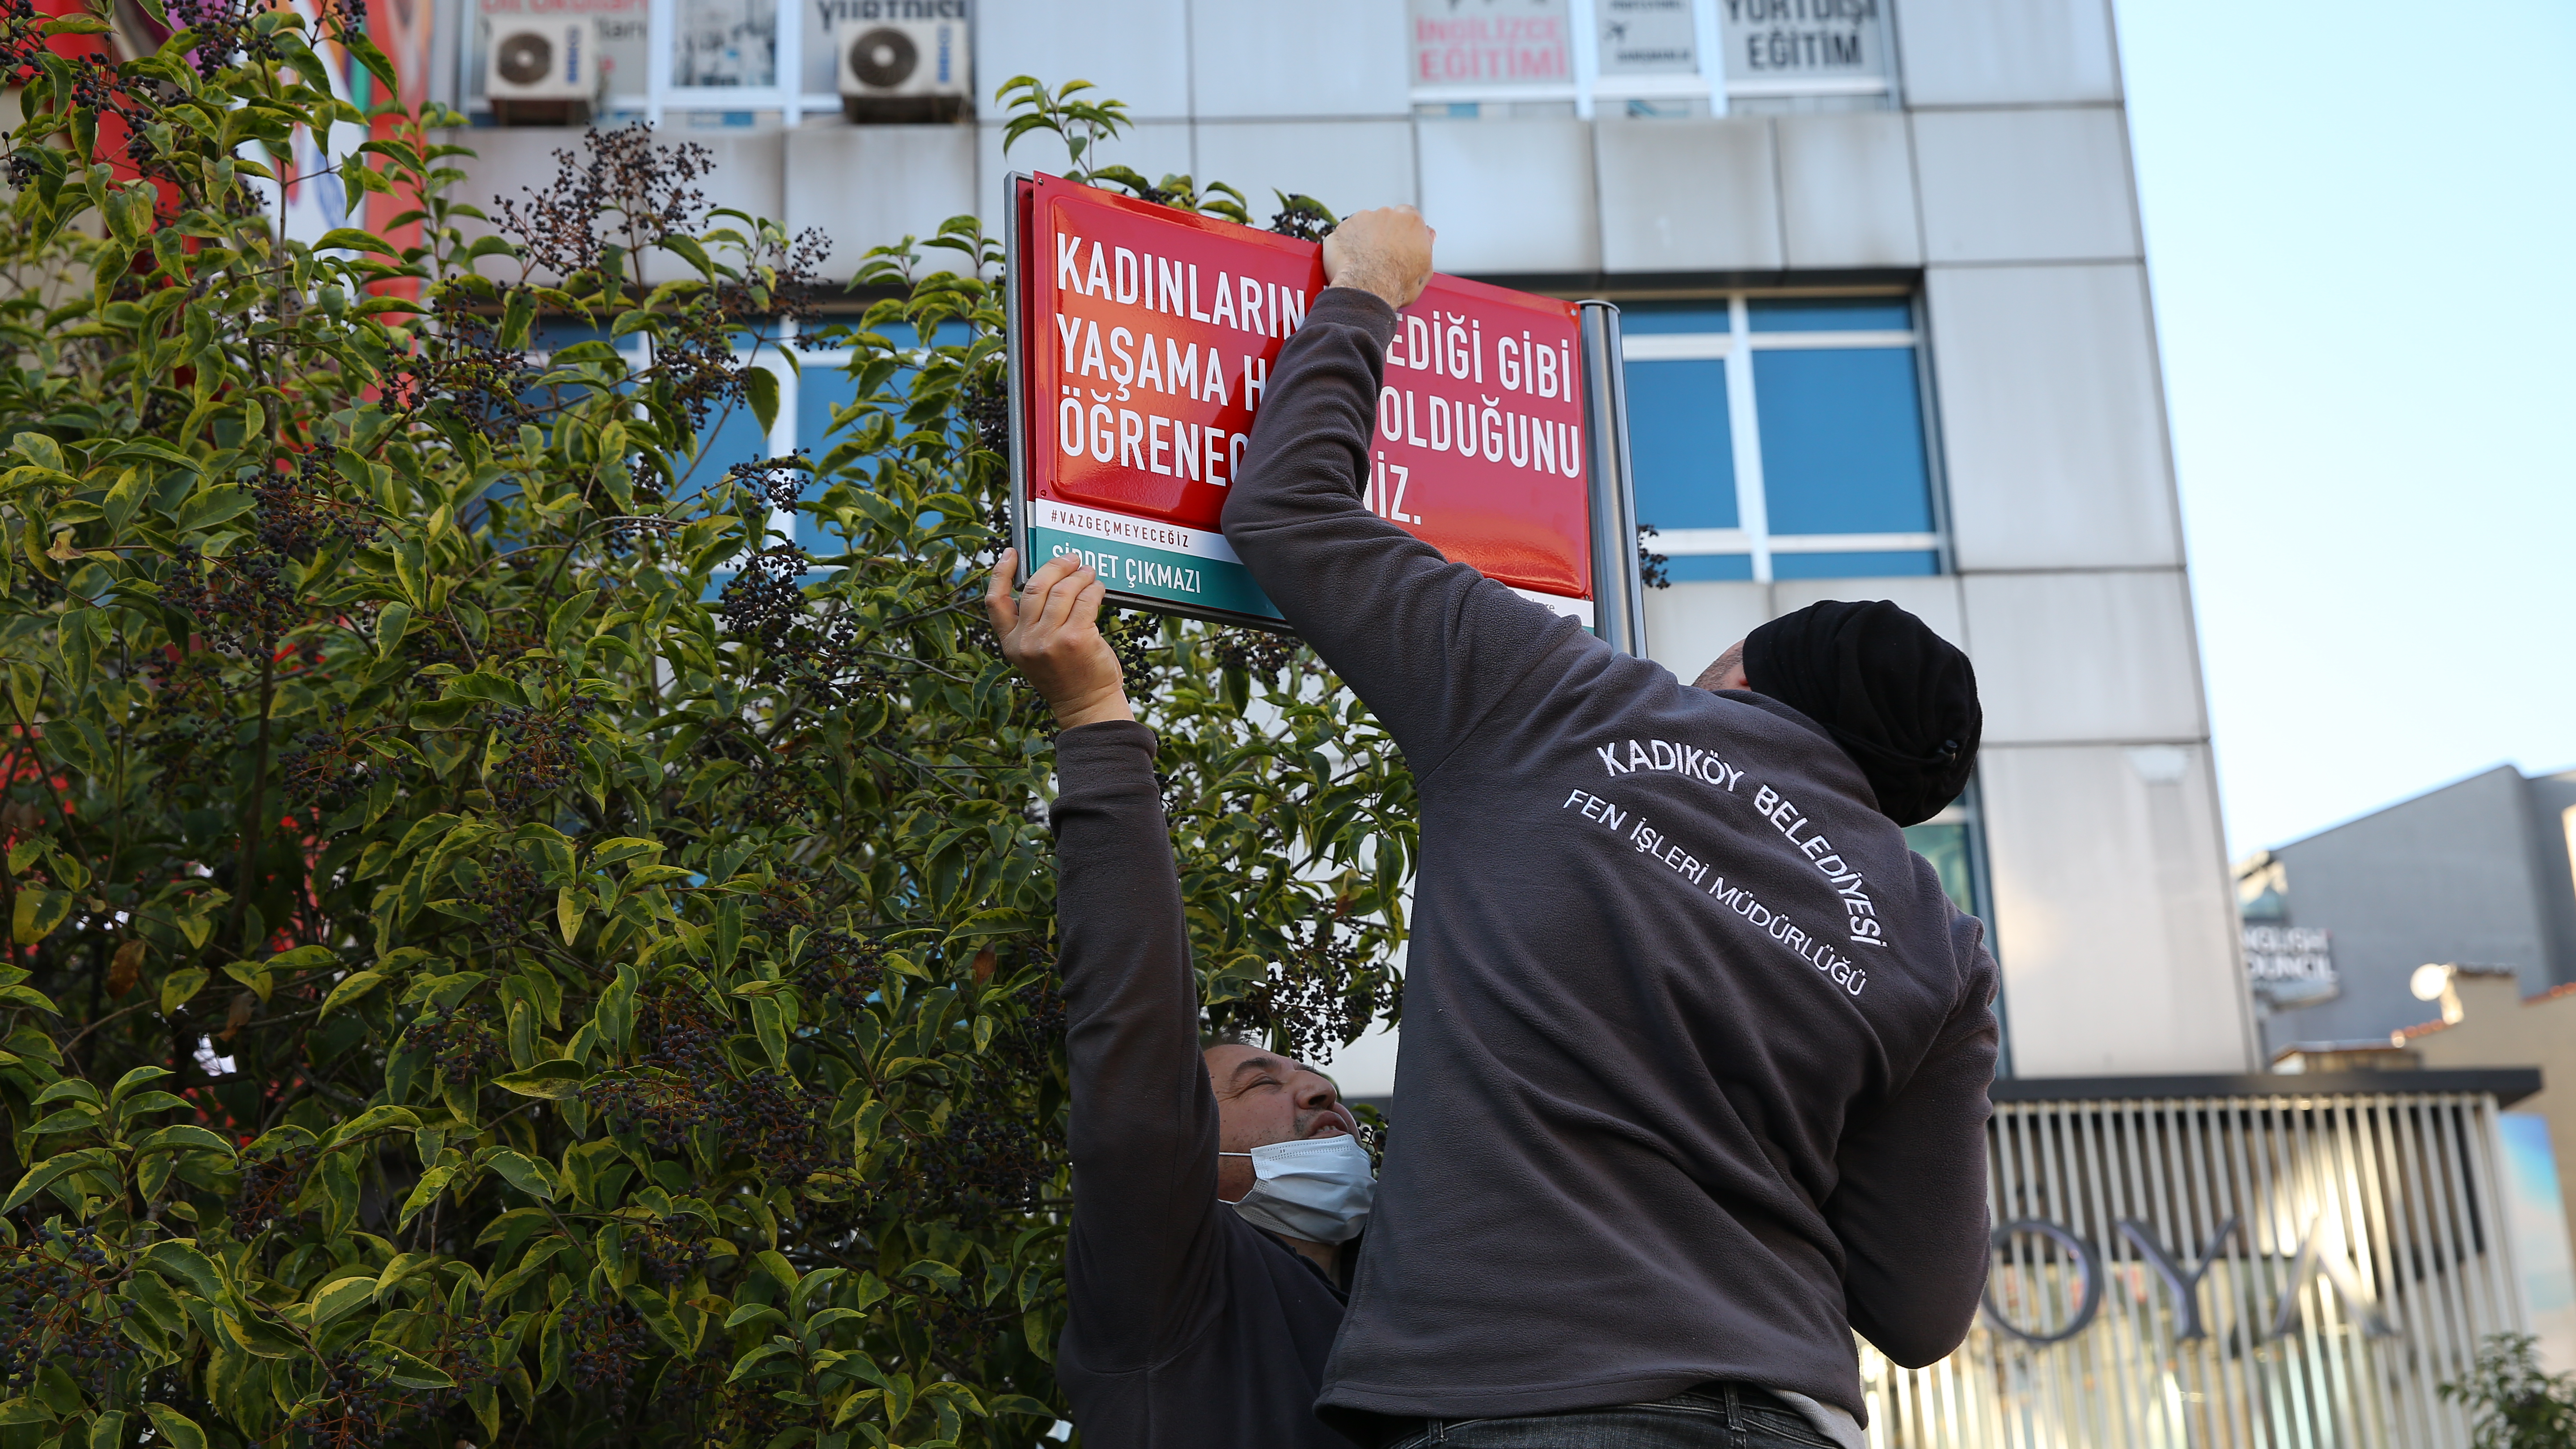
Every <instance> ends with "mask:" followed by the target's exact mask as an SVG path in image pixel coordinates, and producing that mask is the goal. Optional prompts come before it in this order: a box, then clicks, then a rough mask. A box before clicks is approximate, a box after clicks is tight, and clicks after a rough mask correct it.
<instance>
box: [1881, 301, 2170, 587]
mask: <svg viewBox="0 0 2576 1449" xmlns="http://www.w3.org/2000/svg"><path fill="white" fill-rule="evenodd" d="M1924 289H1925V296H1926V299H1927V301H1928V304H1929V306H1928V311H1929V314H1930V326H1931V334H1932V371H1933V376H1934V377H1935V379H1936V380H1937V382H1938V393H1939V398H1940V409H1941V434H1942V445H1943V451H1944V453H1945V455H1946V457H1947V459H1948V463H1949V468H1948V475H1949V494H1950V528H1951V538H1952V546H1953V548H1954V550H1955V552H1956V554H1957V557H1958V564H1959V567H1960V568H1961V569H1962V570H1972V569H2029V568H2088V567H2127V566H2171V565H2178V564H2180V563H2181V562H2182V537H2181V530H2180V524H2179V521H2178V519H2177V517H2176V513H2175V504H2174V492H2173V474H2172V470H2171V466H2170V463H2169V460H2168V455H2167V453H2166V449H2165V419H2164V406H2163V395H2162V391H2161V381H2160V379H2159V378H2158V377H2157V374H2156V353H2155V340H2154V331H2153V324H2152V323H2151V322H2150V320H2149V318H2148V313H2147V279H2146V272H2145V270H2144V269H2143V268H2140V267H2137V266H2134V265H2126V264H2113V265H2105V266H2058V267H1935V268H1932V269H1931V270H1930V272H1928V273H1927V274H1926V276H1925V281H1924Z"/></svg>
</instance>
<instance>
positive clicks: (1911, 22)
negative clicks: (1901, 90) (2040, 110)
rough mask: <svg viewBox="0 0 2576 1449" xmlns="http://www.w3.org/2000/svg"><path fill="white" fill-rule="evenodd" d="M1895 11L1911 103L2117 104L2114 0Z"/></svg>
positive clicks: (1920, 6) (1917, 2) (1911, 0)
mask: <svg viewBox="0 0 2576 1449" xmlns="http://www.w3.org/2000/svg"><path fill="white" fill-rule="evenodd" d="M1893 8H1894V10H1895V11H1896V36H1897V53H1898V55H1899V57H1900V59H1901V63H1902V65H1903V68H1904V77H1905V103H1906V104H1907V105H1910V106H1956V105H1971V106H1992V105H2030V104H2047V103H2050V102H2057V101H2109V100H2117V99H2119V96H2120V62H2119V56H2118V54H2117V51H2116V50H2115V48H2114V43H2113V40H2112V34H2111V3H2110V0H1904V3H1903V4H1900V5H1896V6H1894V7H1893Z"/></svg>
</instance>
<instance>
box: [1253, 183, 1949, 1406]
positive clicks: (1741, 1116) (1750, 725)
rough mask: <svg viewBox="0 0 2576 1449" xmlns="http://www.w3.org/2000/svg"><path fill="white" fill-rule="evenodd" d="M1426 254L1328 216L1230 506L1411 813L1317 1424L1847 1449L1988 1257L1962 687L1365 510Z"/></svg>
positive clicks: (1931, 661)
mask: <svg viewBox="0 0 2576 1449" xmlns="http://www.w3.org/2000/svg"><path fill="white" fill-rule="evenodd" d="M1430 250H1431V247H1430V233H1429V230H1428V229H1427V228H1425V227H1423V226H1422V224H1421V220H1420V218H1418V217H1415V216H1413V215H1412V214H1411V212H1410V211H1409V210H1395V211H1384V212H1369V213H1362V214H1361V215H1359V216H1356V217H1353V218H1351V219H1349V220H1348V221H1346V222H1345V223H1344V225H1343V229H1342V230H1341V231H1340V232H1338V233H1336V235H1335V236H1334V238H1333V239H1332V241H1331V242H1328V243H1327V249H1326V253H1325V260H1326V268H1327V272H1328V275H1330V276H1331V278H1332V280H1333V282H1334V285H1333V286H1331V287H1329V288H1328V289H1327V290H1326V291H1324V292H1323V293H1322V294H1321V296H1320V297H1319V298H1318V299H1317V301H1316V303H1315V306H1314V309H1313V310H1312V311H1311V312H1310V313H1308V315H1307V317H1306V320H1305V323H1304V325H1303V326H1302V327H1301V328H1300V329H1299V330H1298V332H1297V333H1296V335H1295V336H1294V337H1292V338H1291V339H1290V340H1289V341H1288V343H1287V344H1286V346H1285V348H1284V349H1283V350H1282V352H1281V354H1280V356H1279V359H1278V361H1277V363H1276V364H1275V366H1274V367H1273V368H1272V371H1271V374H1270V382H1269V386H1268V388H1267V390H1266V393H1265V401H1264V403H1263V406H1262V409H1261V412H1260V415H1259V418H1258V420H1257V422H1256V424H1255V426H1254V431H1253V434H1252V442H1251V445H1250V448H1249V450H1248V452H1247V454H1246V456H1245V459H1244V466H1243V468H1242V469H1241V471H1240V474H1239V476H1238V478H1237V480H1236V481H1235V483H1234V485H1233V491H1232V495H1231V497H1230V498H1229V500H1228V502H1227V504H1226V509H1225V519H1224V523H1225V533H1226V537H1227V539H1228V541H1229V542H1230V543H1232V545H1233V546H1234V549H1235V551H1236V552H1237V553H1238V554H1239V555H1240V556H1241V557H1242V559H1243V561H1244V563H1245V564H1246V565H1247V566H1249V567H1250V568H1251V570H1252V572H1253V574H1254V576H1255V577H1256V578H1258V579H1259V580H1260V582H1261V585H1262V587H1263V588H1264V589H1265V590H1266V591H1267V592H1268V593H1269V595H1270V597H1271V598H1272V600H1273V601H1275V602H1276V603H1277V605H1278V606H1279V608H1280V609H1281V611H1282V612H1283V613H1284V614H1285V615H1286V616H1287V619H1288V621H1289V623H1290V624H1292V625H1293V626H1294V627H1295V628H1296V630H1297V632H1298V633H1299V634H1300V635H1302V636H1303V637H1304V638H1305V639H1306V640H1307V641H1308V642H1309V643H1311V644H1312V645H1313V646H1314V647H1315V649H1316V650H1317V652H1319V653H1320V654H1321V655H1322V656H1323V658H1324V660H1325V661H1326V662H1327V663H1328V664H1330V665H1331V666H1332V667H1333V669H1334V670H1335V671H1336V672H1337V673H1338V674H1339V675H1340V676H1341V678H1342V679H1343V680H1344V681H1345V682H1346V683H1347V684H1349V686H1350V687H1351V688H1352V689H1354V690H1356V691H1357V692H1358V693H1359V695H1360V697H1361V698H1362V699H1364V700H1366V701H1367V702H1368V704H1369V706H1370V708H1371V709H1373V710H1375V711H1376V713H1377V715H1378V718H1379V719H1380V720H1381V721H1382V722H1383V723H1384V724H1385V726H1386V728H1387V729H1388V730H1389V731H1390V732H1391V733H1392V735H1393V736H1394V738H1395V740H1396V743H1397V744H1398V746H1399V747H1400V748H1401V749H1402V750H1403V752H1404V755H1405V759H1406V761H1407V762H1408V764H1410V766H1411V767H1412V769H1413V772H1414V777H1415V780H1416V783H1417V785H1418V787H1419V789H1420V792H1421V801H1422V819H1421V829H1422V839H1421V858H1420V865H1419V870H1418V874H1417V875H1416V878H1415V883H1414V892H1415V894H1414V904H1413V919H1412V922H1411V925H1412V933H1411V934H1412V944H1411V947H1410V957H1409V962H1408V967H1407V975H1406V982H1405V1012H1404V1053H1403V1058H1402V1061H1401V1064H1400V1066H1399V1069H1398V1075H1397V1078H1396V1089H1395V1107H1394V1113H1393V1116H1394V1120H1395V1133H1394V1138H1393V1145H1392V1147H1391V1148H1390V1150H1389V1152H1388V1154H1387V1157H1386V1160H1385V1162H1384V1164H1383V1171H1382V1176H1381V1178H1380V1180H1379V1188H1378V1194H1377V1200H1376V1208H1375V1211H1374V1214H1373V1216H1372V1219H1371V1225H1370V1235H1369V1242H1368V1247H1367V1250H1366V1251H1365V1252H1364V1253H1363V1254H1362V1255H1361V1258H1360V1262H1359V1270H1358V1274H1357V1277H1356V1279H1355V1282H1354V1285H1353V1288H1352V1293H1351V1301H1350V1307H1349V1310H1348V1313H1347V1315H1346V1317H1345V1319H1344V1323H1343V1328H1342V1334H1341V1337H1340V1339H1339V1341H1338V1343H1337V1344H1336V1346H1335V1348H1334V1351H1333V1356H1332V1359H1331V1361H1330V1362H1329V1364H1328V1365H1327V1366H1326V1369H1325V1373H1324V1383H1323V1391H1322V1395H1321V1398H1320V1399H1319V1401H1318V1408H1319V1412H1320V1413H1321V1414H1322V1415H1323V1417H1324V1418H1325V1420H1326V1421H1327V1422H1328V1423H1332V1424H1334V1425H1335V1426H1336V1427H1338V1428H1341V1429H1342V1430H1343V1431H1344V1432H1345V1433H1347V1434H1349V1435H1350V1436H1351V1437H1352V1438H1354V1439H1357V1440H1359V1441H1360V1442H1362V1443H1378V1444H1403V1445H1412V1444H1431V1443H1440V1444H1450V1445H1462V1446H1465V1445H1497V1446H1499V1445H1512V1446H1540V1445H1546V1446H1590V1445H1601V1444H1619V1445H1636V1446H1661V1445H1674V1446H1680V1445H1695V1444H1730V1445H1745V1444H1766V1443H1783V1444H1786V1443H1818V1442H1823V1441H1824V1440H1826V1439H1830V1440H1832V1441H1834V1442H1837V1443H1843V1444H1850V1445H1853V1446H1855V1449H1856V1446H1857V1444H1858V1442H1859V1434H1858V1428H1857V1425H1858V1423H1859V1421H1860V1420H1861V1419H1862V1418H1863V1417H1864V1414H1865V1406H1864V1404H1863V1402H1862V1399H1861V1393H1860V1383H1859V1376H1858V1365H1857V1362H1856V1355H1855V1351H1854V1348H1853V1344H1852V1337H1851V1335H1852V1331H1853V1330H1855V1329H1857V1330H1858V1331H1859V1332H1860V1333H1862V1334H1863V1335H1865V1336H1867V1337H1868V1338H1869V1339H1870V1341H1871V1342H1873V1343H1875V1344H1876V1345H1877V1346H1878V1347H1879V1348H1880V1349H1881V1350H1883V1351H1884V1352H1885V1353H1886V1354H1887V1355H1888V1356H1889V1357H1890V1358H1892V1359H1894V1360H1896V1361H1897V1362H1899V1363H1902V1364H1907V1365H1920V1364H1924V1363H1929V1362H1931V1361H1932V1360H1934V1359H1937V1358H1939V1357H1941V1356H1942V1355H1944V1354H1946V1353H1948V1352H1949V1351H1950V1350H1951V1349H1952V1348H1953V1347H1955V1346H1956V1345H1957V1343H1958V1341H1959V1340H1960V1338H1961V1337H1962V1336H1964V1334H1965V1333H1966V1330H1967V1327H1968V1323H1969V1321H1970V1318H1971V1317H1972V1315H1973V1314H1974V1312H1975V1308H1976V1303H1977V1298H1978V1294H1979V1291H1980V1289H1981V1287H1982V1285H1983V1283H1984V1279H1985V1272H1986V1263H1987V1248H1986V1231H1987V1224H1986V1212H1985V1123H1986V1118H1987V1116H1988V1112H1989V1108H1988V1106H1987V1103H1986V1096H1985V1093H1986V1086H1987V1083H1988V1082H1989V1080H1990V1079H1991V1078H1992V1076H1993V1072H1994V1062H1995V1043H1996V1028H1995V1021H1994V1017H1993V1015H1992V1014H1991V1012H1990V1011H1989V1010H1988V1003H1989V1001H1990V1000H1991V999H1992V996H1993V993H1994V985H1995V968H1994V963H1993V960H1992V958H1991V957H1989V956H1988V955H1987V953H1986V951H1985V949H1984V947H1983V945H1982V931H1981V929H1980V927H1979V925H1978V923H1977V922H1976V921H1975V920H1974V919H1972V918H1970V917H1967V916H1965V915H1963V914H1961V913H1960V912H1959V911H1957V910H1956V909H1954V908H1953V907H1952V906H1951V904H1950V902H1949V900H1948V899H1947V898H1946V897H1945V896H1944V895H1943V894H1942V891H1941V888H1940V883H1939V881H1938V880H1937V878H1936V877H1935V875H1934V873H1933V871H1932V868H1931V867H1930V866H1929V865H1928V864H1926V863H1925V862H1924V861H1922V860H1921V859H1920V858H1918V857H1916V856H1915V855H1913V854H1912V853H1911V852H1910V851H1909V850H1908V849H1907V848H1906V844H1905V839H1904V836H1903V834H1902V832H1901V830H1900V828H1899V823H1900V821H1905V822H1906V823H1910V821H1911V820H1912V819H1921V818H1923V817H1924V816H1926V815H1928V814H1929V813H1930V811H1931V810H1932V809H1937V808H1939V806H1940V805H1941V804H1944V803H1946V802H1947V800H1948V799H1949V798H1950V797H1951V796H1952V795H1955V794H1956V793H1957V789H1958V786H1959V784H1960V783H1961V782H1963V781H1964V778H1965V774H1966V769H1967V764H1968V762H1969V761H1970V760H1972V759H1973V756H1974V749H1975V742H1976V728H1975V716H1974V709H1975V704H1974V682H1973V677H1972V676H1966V675H1965V674H1964V671H1965V661H1964V659H1961V658H1957V657H1956V651H1955V650H1949V649H1948V646H1947V645H1942V644H1940V643H1939V641H1937V640H1932V639H1931V638H1930V636H1929V634H1928V633H1926V632H1924V631H1922V629H1921V626H1920V624H1919V623H1917V622H1915V621H1913V620H1912V619H1911V618H1910V616H1906V615H1903V614H1902V613H1901V611H1897V610H1895V609H1894V608H1893V606H1891V605H1866V606H1861V605H1834V606H1831V608H1830V610H1829V611H1827V612H1823V613H1819V614H1816V615H1813V616H1809V617H1804V618H1799V617H1797V616H1793V619H1792V620H1789V621H1781V622H1780V624H1779V625H1777V626H1766V628H1765V631H1758V632H1757V633H1756V635H1755V636H1753V638H1752V639H1750V640H1748V641H1747V647H1746V649H1745V651H1744V653H1743V655H1742V656H1741V662H1738V660H1739V656H1738V655H1737V654H1736V653H1735V652H1734V651H1730V654H1729V656H1728V658H1727V659H1726V660H1723V661H1721V666H1720V667H1719V668H1716V669H1713V670H1712V671H1711V676H1712V677H1709V678H1707V679H1706V680H1705V683H1706V684H1707V686H1708V687H1694V686H1690V685H1685V684H1683V683H1682V682H1681V681H1680V680H1678V679H1676V678H1674V677H1673V675H1672V674H1671V673H1669V672H1668V671H1666V670H1665V669H1663V668H1662V667H1661V666H1659V665H1656V664H1654V663H1652V662H1650V661H1648V660H1644V659H1638V658H1632V657H1626V656H1622V655H1619V654H1616V653H1614V652H1612V651H1611V649H1610V648H1609V647H1608V646H1607V645H1606V644H1604V643H1602V642H1601V641H1600V640H1598V639H1595V638H1593V637H1591V636H1590V635H1588V634H1586V633H1585V632H1583V631H1582V630H1581V629H1580V628H1578V627H1577V626H1576V625H1575V624H1574V623H1573V621H1571V620H1568V619H1565V618H1561V617H1559V616H1557V615H1555V614H1553V613H1551V612H1550V611H1548V610H1547V609H1545V608H1542V607H1540V606H1539V605H1536V604H1533V603H1530V602H1528V601H1526V600H1524V599H1521V598H1519V597H1517V596H1515V595H1514V594H1513V593H1512V592H1511V591H1510V590H1509V589H1507V588H1505V587H1503V586H1502V585H1500V584H1497V583H1493V582H1491V581H1488V580H1486V579H1484V578H1483V577H1482V576H1481V575H1479V574H1478V573H1477V572H1476V571H1475V570H1474V569H1472V568H1469V567H1467V566H1465V565H1463V564H1453V563H1449V562H1447V561H1445V560H1443V559H1442V558H1441V556H1440V554H1439V553H1438V552H1437V551H1435V550H1434V549H1432V548H1431V547H1430V546H1429V545H1427V544H1424V543H1422V542H1421V541H1419V540H1417V539H1415V538H1413V537H1411V536H1410V535H1408V534H1406V533H1405V532H1404V531H1403V530H1401V529H1399V528H1397V527H1395V526H1394V525H1392V524H1390V523H1388V522H1387V521H1385V520H1383V519H1381V518H1379V517H1377V516H1376V515H1375V514H1374V513H1372V512H1371V511H1370V510H1369V508H1368V507H1367V505H1366V503H1365V502H1364V501H1363V499H1362V490H1363V488H1364V486H1365V483H1366V479H1367V477H1368V470H1369V463H1368V459H1369V447H1370V440H1371V434H1372V433H1373V431H1374V424H1375V407H1376V400H1377V397H1378V388H1379V385H1380V382H1381V369H1382V367H1383V359H1384V354H1385V348H1386V344H1387V341H1388V339H1389V337H1390V336H1391V335H1392V332H1393V329H1394V327H1395V323H1396V315H1395V309H1396V308H1397V307H1399V306H1402V305H1404V304H1406V303H1408V302H1410V301H1411V300H1412V298H1413V297H1414V296H1416V295H1418V293H1419V291H1420V289H1421V285H1422V283H1423V281H1424V279H1425V278H1426V277H1427V276H1428V274H1429V272H1430V270H1431V266H1430ZM1941 651H1947V653H1946V654H1945V653H1943V652H1941ZM1963 678H1964V679H1965V681H1966V683H1965V688H1966V696H1965V705H1964V709H1962V708H1961V707H1960V705H1959V704H1958V701H1957V698H1956V695H1957V688H1958V684H1959V681H1960V680H1961V679H1963ZM1748 686H1749V687H1748ZM1882 686H1884V687H1882ZM1917 686H1923V687H1922V688H1917ZM1945 691H1946V692H1945ZM1783 695H1786V696H1789V697H1791V698H1794V699H1795V700H1796V701H1797V702H1798V706H1797V707H1793V705H1792V703H1790V702H1787V701H1786V700H1784V698H1782V697H1781V696H1783ZM1944 710H1946V711H1948V713H1944V712H1943V711H1944ZM1927 728H1928V729H1930V730H1932V731H1933V732H1932V734H1931V735H1930V736H1929V738H1925V737H1924V731H1925V729H1927ZM1943 730H1946V731H1947V732H1948V734H1949V736H1950V737H1948V738H1944V737H1942V731H1943ZM1890 761H1894V762H1895V763H1893V764H1891V763H1890ZM1909 770H1911V771H1913V773H1912V774H1911V775H1909V774H1908V773H1907V771H1909ZM1926 771H1929V773H1928V774H1927V773H1925V772H1926ZM1927 780H1929V781H1930V782H1931V784H1928V785H1927V784H1926V783H1925V781H1927ZM1934 786H1937V787H1938V788H1934ZM1942 789H1946V790H1947V791H1948V793H1947V794H1940V790H1942ZM1933 795H1938V796H1939V798H1938V799H1932V800H1931V804H1930V806H1929V807H1928V808H1927V807H1926V806H1925V805H1924V804H1923V801H1924V800H1926V799H1931V797H1932V796H1933ZM1790 1408H1794V1409H1795V1410H1796V1411H1797V1412H1796V1413H1794V1414H1791V1413H1784V1412H1783V1411H1784V1410H1785V1409H1790Z"/></svg>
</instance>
